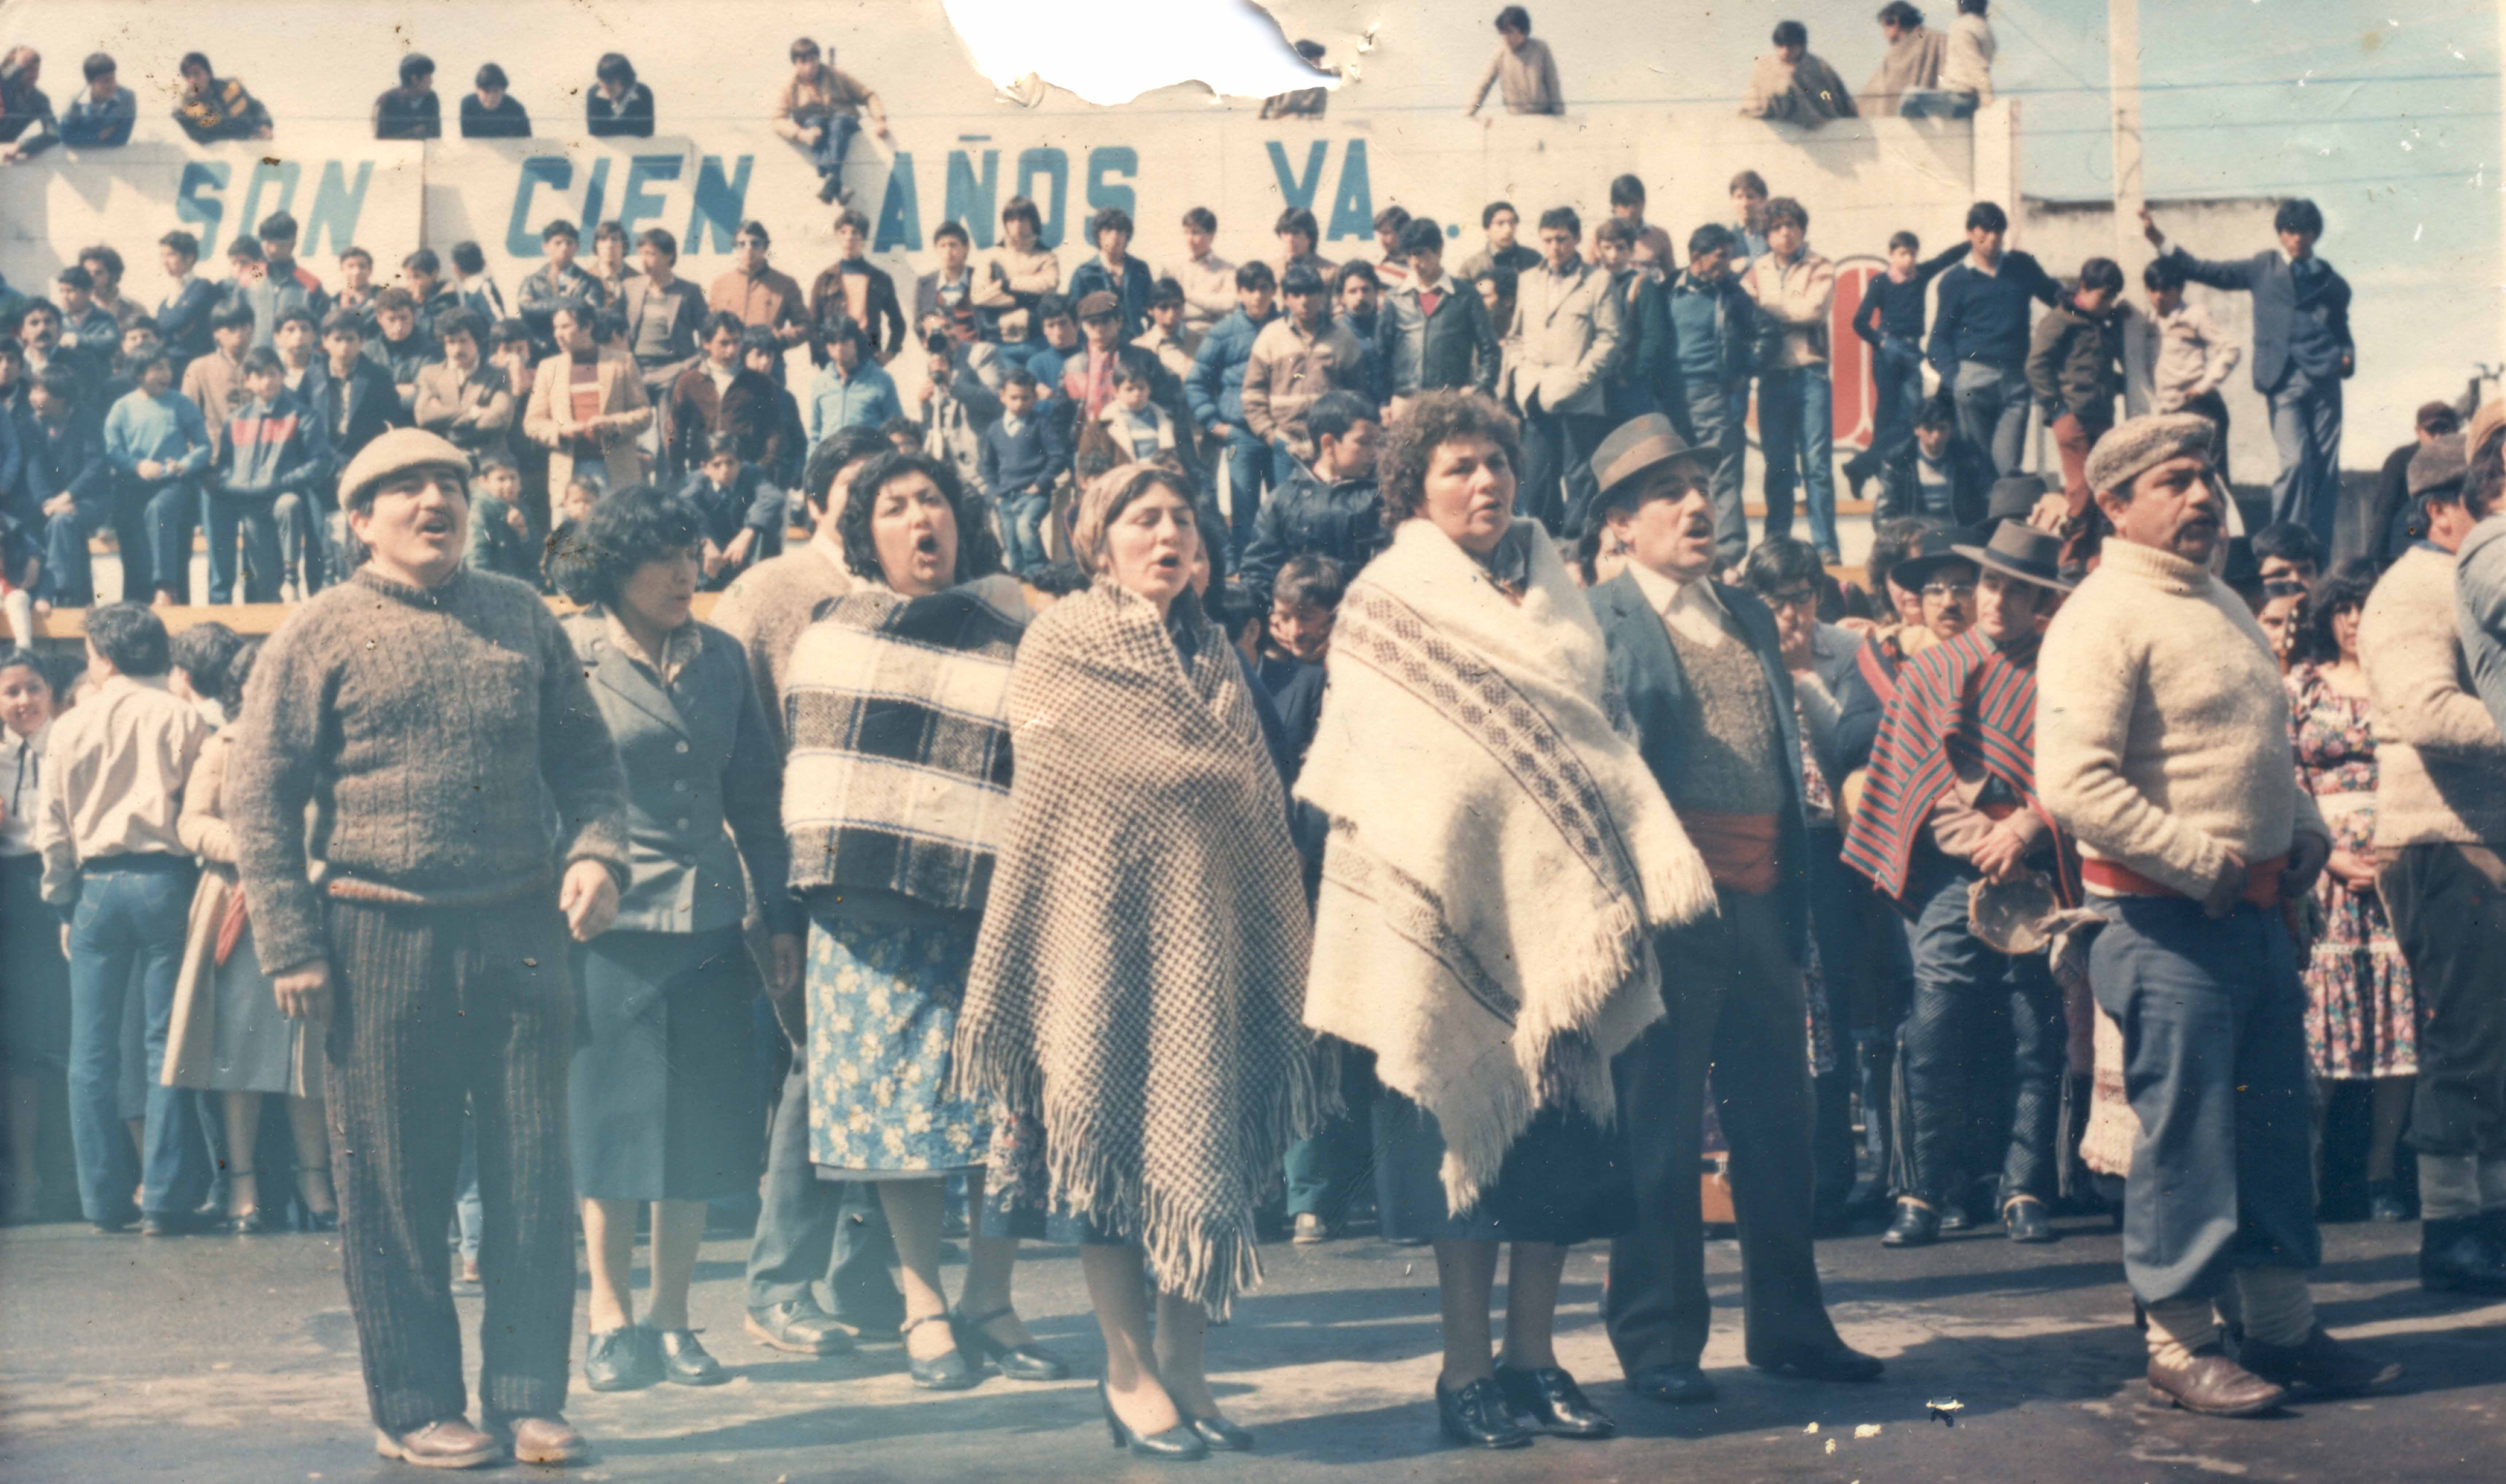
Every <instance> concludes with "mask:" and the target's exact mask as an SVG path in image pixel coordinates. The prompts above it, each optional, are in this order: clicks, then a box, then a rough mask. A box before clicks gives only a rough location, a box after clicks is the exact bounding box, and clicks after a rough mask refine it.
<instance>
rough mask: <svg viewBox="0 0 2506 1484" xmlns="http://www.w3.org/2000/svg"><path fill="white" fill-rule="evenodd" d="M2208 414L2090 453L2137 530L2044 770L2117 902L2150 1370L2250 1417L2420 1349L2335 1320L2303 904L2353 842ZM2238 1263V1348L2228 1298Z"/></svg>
mask: <svg viewBox="0 0 2506 1484" xmlns="http://www.w3.org/2000/svg"><path fill="white" fill-rule="evenodd" d="M2210 436H2211V435H2210V423H2209V422H2208V421H2207V420H2206V419H2204V418H2202V417H2200V416H2193V415H2190V414H2171V415H2166V416H2155V417H2136V418H2133V419H2132V420H2130V422H2127V423H2125V424H2123V425H2122V426H2120V427H2118V428H2116V429H2115V430H2114V431H2113V432H2111V433H2109V434H2107V435H2106V437H2105V438H2104V439H2103V440H2102V441H2100V442H2099V443H2098V445H2097V447H2096V450H2095V452H2094V453H2092V454H2091V455H2090V458H2089V463H2088V470H2087V474H2088V482H2089V488H2090V489H2092V490H2094V491H2095V496H2096V502H2097V508H2098V510H2099V511H2100V512H2102V513H2103V514H2104V516H2105V518H2106V520H2107V521H2108V522H2109V523H2111V524H2112V525H2113V527H2114V534H2113V536H2112V537H2110V538H2109V539H2108V540H2107V541H2106V542H2105V545H2104V549H2103V556H2102V564H2101V565H2100V566H2099V567H2098V568H2097V570H2096V571H2095V572H2094V573H2092V574H2091V575H2090V577H2089V578H2088V580H2087V581H2085V582H2083V583H2082V584H2081V585H2080V587H2079V590H2078V591H2077V592H2076V593H2075V594H2074V595H2073V596H2072V597H2071V600H2070V601H2069V602H2068V603H2067V604H2065V605H2064V606H2063V608H2062V610H2061V611H2060V612H2059V613H2058V614H2056V615H2055V617H2054V622H2053V624H2052V626H2051V628H2050V629H2049V630H2048V632H2047V633H2046V636H2045V645H2044V649H2043V652H2042V655H2041V657H2040V659H2039V661H2038V665H2037V698H2038V712H2037V721H2036V780H2037V786H2038V788H2039V789H2040V790H2041V792H2042V796H2043V798H2044V801H2045V804H2046V807H2047V808H2048V809H2049V810H2051V811H2052V813H2053V814H2054V818H2055V822H2056V823H2058V824H2059V825H2060V826H2061V827H2062V828H2063V829H2065V830H2067V831H2069V832H2070V833H2071V835H2072V837H2073V838H2074V839H2076V840H2077V841H2078V842H2079V844H2080V851H2081V854H2082V855H2083V857H2084V865H2083V870H2082V876H2083V879H2084V882H2085V884H2086V886H2087V887H2088V890H2089V891H2090V892H2091V893H2092V897H2093V900H2094V903H2095V905H2096V907H2097V909H2098V911H2099V912H2100V913H2101V915H2103V916H2104V918H2105V919H2106V923H2105V925H2104V926H2103V927H2102V928H2101V929H2100V930H2099V931H2098V934H2097V937H2096V939H2095V942H2094V947H2093V949H2092V952H2091V955H2090V962H2089V972H2090V980H2091V983H2092V985H2093V987H2094V990H2095V994H2096V1000H2097V1004H2098V1006H2099V1007H2100V1008H2101V1009H2103V1010H2104V1011H2105V1012H2106V1013H2107V1014H2108V1015H2111V1016H2113V1017H2114V1018H2115V1020H2116V1022H2117V1023H2118V1024H2119V1025H2120V1026H2121V1027H2122V1029H2123V1035H2124V1082H2125V1088H2126V1091H2127V1092H2128V1094H2129V1095H2130V1100H2131V1108H2132V1112H2133V1113H2134V1114H2136V1115H2137V1116H2138V1118H2139V1120H2140V1137H2139V1140H2138V1141H2137V1143H2136V1145H2135V1146H2134V1148H2133V1150H2132V1161H2131V1174H2130V1183H2129V1185H2128V1186H2127V1193H2126V1196H2125V1204H2124V1274H2125V1277H2126V1278H2128V1279H2129V1280H2130V1284H2131V1289H2132V1292H2133V1294H2134V1295H2135V1296H2136V1297H2138V1298H2139V1300H2140V1301H2141V1303H2142V1304H2143V1305H2145V1306H2146V1307H2147V1309H2148V1313H2149V1384H2150V1387H2151V1389H2152V1390H2153V1391H2154V1392H2155V1393H2157V1394H2159V1395H2160V1396H2162V1397H2164V1398H2166V1399H2168V1400H2171V1401H2173V1402H2174V1403H2175V1404H2177V1405H2179V1406H2183V1407H2185V1408H2187V1409H2189V1410H2192V1411H2196V1412H2202V1413H2207V1414H2210V1415H2213V1416H2224V1417H2250V1416H2253V1415H2256V1414H2258V1413H2261V1412H2266V1411H2270V1410H2272V1409H2273V1408H2275V1407H2277V1406H2278V1405H2279V1404H2280V1403H2281V1402H2282V1401H2284V1400H2285V1399H2286V1398H2287V1396H2288V1391H2289V1388H2290V1387H2291V1386H2293V1385H2300V1384H2302V1385H2305V1386H2307V1387H2309V1388H2310V1389H2312V1390H2314V1391H2315V1392H2317V1393H2320V1394H2337V1393H2344V1392H2354V1391H2360V1390H2364V1389H2366V1388H2368V1387H2372V1386H2378V1385H2381V1384H2383V1383H2384V1382H2386V1381H2389V1380H2390V1379H2392V1377H2393V1376H2395V1375H2398V1374H2399V1367H2397V1366H2391V1365H2386V1364H2384V1363H2382V1362H2381V1361H2377V1360H2374V1359H2370V1358H2368V1357H2362V1356H2360V1355H2358V1354H2357V1353H2355V1352H2354V1351H2351V1350H2348V1349H2345V1348H2344V1347H2343V1346H2341V1345H2339V1344H2337V1343H2336V1342H2335V1341H2334V1340H2333V1339H2332V1338H2331V1336H2329V1335H2328V1334H2326V1333H2325V1332H2324V1330H2323V1327H2322V1326H2321V1325H2320V1324H2318V1323H2316V1322H2315V1319H2314V1303H2313V1299H2312V1297H2311V1295H2309V1293H2308V1291H2307V1286H2306V1278H2305V1273H2306V1270H2308V1269H2309V1268H2312V1267H2314V1266H2315V1265H2316V1264H2317V1263H2319V1262H2320V1261H2321V1260H2322V1242H2321V1238H2320V1235H2319V1234H2318V1232H2317V1231H2316V1229H2315V1224H2314V1179H2313V1151H2312V1149H2311V1147H2310V1139H2309V1128H2310V1123H2311V1119H2310V1109H2309V1098H2310V1096H2311V1094H2310V1090H2309V1071H2308V1064H2307V1057H2306V1035H2305V1027H2304V1013H2305V1006H2306V995H2305V992H2304V990H2303V989H2302V988H2301V987H2300V985H2299V982H2298V977H2297V960H2296V955H2295V951H2294V949H2293V947H2292V945H2291V943H2290V936H2289V931H2288V928H2287V926H2286V923H2285V921H2284V918H2283V916H2282V912H2281V904H2282V903H2283V902H2287V901H2295V900H2298V899H2300V898H2302V897H2303V896H2304V895H2305V893H2306V892H2307V891H2308V890H2309V889H2310V888H2311V887H2313V885H2314V878H2315V876H2316V874H2317V873H2318V872H2320V871H2321V870H2322V869H2323V863H2324V861H2325V859H2326V858H2327V857H2328V856H2329V854H2330V853H2331V841H2330V839H2329V837H2328V835H2327V833H2326V831H2325V829H2324V826H2323V820H2322V817H2321V815H2319V814H2316V813H2315V810H2314V807H2313V802H2312V800H2311V799H2309V797H2308V796H2307V795H2306V794H2304V793H2302V792H2301V791H2299V789H2298V787H2297V785H2296V769H2295V764H2294V760H2293V757H2292V754H2291V750H2290V746H2289V733H2288V700H2287V693H2286V692H2285V691H2284V690H2283V689H2282V688H2281V685H2280V675H2279V666H2278V663H2277V662H2276V661H2275V660H2273V657H2272V654H2271V649H2270V646H2269V644H2268V643H2267V642H2266V641H2265V639H2264V637H2263V633H2262V630H2261V629H2260V628H2259V627H2257V626H2256V624H2255V623H2254V620H2253V617H2252V615H2251V614H2250V613H2248V612H2247V611H2246V609H2245V605H2244V603H2243V602H2242V601H2241V600H2239V599H2238V597H2237V596H2236V594H2235V593H2233V592H2231V591H2230V590H2229V589H2228V587H2227V586H2226V585H2225V584H2224V583H2222V582H2220V581H2219V579H2218V578H2217V577H2216V576H2215V575H2213V574H2212V571H2211V559H2212V558H2213V557H2214V556H2215V555H2216V554H2217V553H2218V552H2219V551H2220V549H2221V545H2222V543H2223V542H2224V541H2225V540H2226V536H2225V535H2224V533H2223V532H2224V527H2225V524H2226V519H2227V491H2226V490H2225V489H2223V488H2222V487H2221V486H2220V485H2219V483H2218V481H2217V480H2216V478H2215V477H2214V476H2213V475H2212V473H2211V467H2210ZM2231 1287H2233V1288H2234V1289H2235V1290H2236V1295H2237V1297H2238V1300H2240V1303H2241V1308H2242V1310H2243V1315H2244V1323H2245V1341H2244V1344H2243V1345H2242V1346H2241V1347H2240V1349H2239V1353H2238V1359H2236V1360H2232V1359H2230V1358H2229V1357H2227V1355H2226V1354H2225V1353H2224V1351H2223V1350H2222V1349H2221V1346H2220V1343H2219V1334H2218V1326H2217V1321H2216V1320H2215V1319H2214V1318H2213V1316H2212V1306H2213V1304H2214V1302H2215V1301H2216V1300H2218V1299H2219V1298H2220V1297H2222V1296H2223V1295H2224V1294H2225V1293H2226V1292H2227V1290H2229V1289H2230V1288H2231ZM2239 1361H2241V1362H2242V1363H2241V1364H2240V1363H2239Z"/></svg>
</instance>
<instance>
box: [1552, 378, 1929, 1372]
mask: <svg viewBox="0 0 2506 1484" xmlns="http://www.w3.org/2000/svg"><path fill="white" fill-rule="evenodd" d="M1593 478H1594V480H1595V481H1596V483H1597V484H1598V485H1599V488H1600V493H1599V496H1598V499H1597V501H1596V504H1595V518H1596V519H1598V520H1600V521H1603V522H1605V523H1606V524H1607V525H1608V526H1609V528H1610V532H1611V534H1612V535H1613V536H1614V537H1616V538H1617V539H1618V540H1619V541H1620V542H1621V543H1622V544H1623V545H1625V546H1626V547H1627V549H1628V567H1627V570H1626V571H1624V572H1622V573H1621V574H1620V575H1619V576H1617V577H1615V578H1612V579H1611V580H1610V581H1609V582H1606V583H1604V584H1602V585H1601V586H1600V587H1598V588H1596V589H1594V590H1593V595H1592V601H1593V616H1594V617H1595V618H1596V619H1598V620H1599V621H1600V625H1601V632H1602V634H1603V636H1604V637H1605V638H1606V639H1607V641H1608V644H1609V652H1610V671H1611V674H1612V677H1613V678H1614V679H1616V680H1617V682H1618V687H1619V691H1620V693H1621V694H1622V695H1623V696H1624V697H1625V698H1626V700H1627V705H1628V709H1629V712H1630V714H1631V715H1632V717H1633V719H1634V721H1635V724H1636V730H1637V748H1638V750H1639V751H1640V752H1642V754H1643V755H1644V759H1645V764H1646V766H1647V767H1649V768H1651V769H1652V770H1653V774H1654V777H1655V778H1656V779H1658V780H1659V781H1660V782H1661V783H1662V785H1663V790H1664V792H1665V793H1666V794H1668V795H1669V797H1670V803H1671V808H1672V809H1673V810H1675V811H1676V812H1677V813H1678V814H1679V819H1680V823H1681V824H1682V825H1684V826H1685V827H1686V828H1687V830H1688V834H1689V839H1690V840H1691V841H1692V842H1693V843H1695V844H1696V846H1697V847H1698V849H1699V851H1701V853H1702V854H1703V855H1704V857H1705V863H1706V867H1707V869H1708V870H1709V871H1710V872H1711V873H1712V875H1713V877H1714V885H1715V895H1716V898H1717V905H1718V906H1719V908H1720V911H1719V913H1718V914H1717V915H1716V916H1715V917H1713V918H1710V919H1708V920H1706V921H1704V922H1702V923H1697V924H1694V925H1692V926H1689V927H1683V928H1679V929H1675V930H1674V931H1673V932H1671V933H1669V934H1667V935H1665V938H1664V939H1663V941H1662V943H1661V945H1660V956H1661V959H1662V961H1663V962H1664V963H1665V965H1676V966H1677V967H1676V968H1675V969H1674V970H1673V971H1671V972H1667V973H1665V975H1664V976H1663V1000H1664V1006H1665V1015H1664V1017H1663V1018H1662V1019H1661V1020H1659V1021H1657V1022H1655V1023H1654V1026H1653V1028H1652V1029H1651V1030H1649V1031H1647V1032H1645V1033H1644V1035H1643V1036H1641V1037H1640V1038H1639V1039H1638V1040H1637V1041H1636V1043H1635V1044H1634V1045H1633V1046H1630V1047H1629V1048H1628V1050H1627V1051H1626V1052H1625V1053H1623V1054H1622V1055H1621V1056H1620V1058H1619V1060H1618V1062H1617V1064H1616V1068H1615V1070H1616V1072H1617V1078H1618V1091H1619V1117H1620V1120H1621V1122H1622V1124H1623V1125H1624V1126H1625V1127H1626V1129H1627V1131H1628V1143H1629V1151H1630V1153H1629V1164H1630V1167H1631V1169H1632V1171H1633V1173H1634V1176H1635V1190H1636V1221H1635V1226H1634V1229H1633V1230H1632V1231H1631V1232H1630V1233H1629V1235H1627V1236H1624V1237H1621V1238H1619V1239H1617V1240H1616V1241H1614V1242H1613V1243H1612V1244H1611V1246H1610V1283H1609V1293H1608V1298H1607V1300H1606V1301H1605V1304H1604V1310H1603V1313H1604V1318H1605V1319H1606V1320H1607V1321H1608V1323H1609V1327H1610V1343H1611V1344H1612V1345H1613V1346H1614V1347H1615V1348H1616V1349H1617V1350H1618V1353H1619V1363H1620V1364H1621V1366H1622V1367H1624V1368H1625V1370H1626V1372H1627V1376H1628V1385H1629V1388H1631V1389H1632V1390H1634V1391H1635V1392H1636V1393H1637V1394H1640V1395H1645V1396H1650V1397H1653V1398H1654V1399H1656V1400H1660V1401H1670V1402H1698V1401H1708V1400H1711V1399H1712V1398H1713V1396H1714V1385H1713V1383H1712V1382H1710V1381H1708V1380H1706V1379H1705V1376H1704V1373H1703V1372H1702V1371H1701V1370H1700V1369H1699V1368H1698V1364H1697V1359H1698V1357H1699V1355H1700V1354H1701V1353H1702V1352H1703V1350H1704V1348H1705V1336H1706V1329H1707V1327H1708V1321H1709V1319H1710V1315H1711V1306H1710V1305H1709V1303H1708V1301H1707V1298H1706V1293H1705V1249H1704V1222H1703V1217H1702V1213H1701V1191H1700V1189H1699V1180H1698V1167H1699V1157H1700V1152H1701V1142H1702V1133H1703V1131H1702V1127H1701V1125H1702V1122H1703V1105H1704V1104H1703V1100H1704V1095H1705V1072H1706V1068H1707V1067H1708V1066H1709V1065H1711V1066H1712V1067H1713V1068H1715V1078H1714V1083H1715V1086H1714V1091H1715V1095H1716V1100H1717V1108H1718V1111H1719V1114H1720V1117H1721V1119H1722V1124H1723V1130H1724V1133H1725V1134H1726V1135H1727V1136H1728V1137H1729V1139H1730V1140H1731V1144H1732V1172H1731V1177H1732V1188H1733V1203H1734V1205H1735V1207H1736V1209H1737V1210H1738V1212H1739V1217H1740V1260H1741V1263H1742V1267H1743V1270H1744V1282H1743V1292H1744V1294H1745V1305H1746V1316H1747V1317H1746V1332H1747V1354H1748V1358H1749V1363H1750V1364H1752V1365H1755V1366H1758V1367H1760V1368H1761V1369H1765V1370H1771V1371H1774V1372H1776V1373H1777V1374H1780V1375H1786V1376H1791V1377H1795V1378H1799V1379H1806V1380H1819V1381H1868V1380H1871V1379H1873V1378H1875V1377H1877V1376H1878V1375H1879V1374H1880V1362H1879V1361H1878V1360H1876V1359H1874V1358H1872V1357H1869V1356H1865V1355H1862V1354H1860V1353H1858V1352H1856V1351H1854V1350H1852V1349H1850V1348H1848V1347H1847V1346H1846V1345H1845V1343H1844V1341H1843V1340H1842V1339H1839V1338H1838V1337H1837V1333H1836V1327H1835V1325H1833V1324H1832V1323H1830V1322H1829V1321H1828V1317H1827V1306H1826V1301H1825V1300H1824V1299H1823V1298H1822V1297H1821V1295H1820V1293H1819V1285H1818V1267H1817V1262H1816V1257H1815V1254H1814V1251H1813V1249H1812V1246H1811V1171H1810V1086H1809V1075H1808V1058H1807V1052H1806V1047H1805V1044H1804V1030H1803V1028H1804V1025H1805V1023H1806V1022H1805V1020H1804V1004H1803V985H1802V971H1801V964H1802V958H1803V953H1804V945H1805V940H1806V938H1807V935H1808V925H1809V897H1808V876H1807V862H1808V835H1807V825H1806V821H1805V817H1804V814H1803V808H1802V781H1801V780H1802V763H1801V730H1800V724H1799V721H1798V720H1797V718H1796V715H1795V712H1794V710H1793V689H1792V677H1791V675H1790V673H1789V672H1788V671H1787V670H1785V669H1784V662H1783V651H1782V643H1781V641H1780V640H1779V639H1778V638H1777V636H1776V633H1775V621H1774V615H1773V614H1772V613H1771V612H1769V611H1768V609H1767V606H1766V605H1765V604H1764V603H1762V602H1760V601H1759V600H1758V599H1757V598H1755V597H1751V596H1750V595H1749V594H1748V593H1747V592H1746V591H1745V590H1743V589H1740V588H1729V587H1724V586H1722V585H1721V584H1719V583H1717V582H1716V581H1715V579H1714V566H1715V550H1714V504H1713V496H1712V490H1711V485H1712V473H1711V471H1710V469H1709V468H1708V467H1707V465H1706V463H1705V462H1704V461H1703V460H1701V459H1700V458H1699V457H1697V456H1696V455H1694V454H1692V453H1691V452H1689V450H1688V446H1687V444H1686V443H1685V442H1683V441H1682V440H1681V438H1680V436H1679V434H1678V433H1677V432H1676V431H1674V430H1673V428H1672V427H1671V423H1670V419H1669V418H1667V417H1665V416H1662V415H1661V414H1659V413H1652V414H1647V415H1645V416H1640V417H1637V418H1634V419H1632V420H1631V421H1629V422H1628V423H1627V424H1626V425H1624V426H1622V427H1621V428H1619V429H1618V430H1617V431H1616V432H1613V433H1612V434H1611V435H1610V436H1609V437H1607V438H1605V439H1603V440H1602V441H1601V444H1600V446H1599V448H1598V449H1596V450H1595V451H1594V452H1593Z"/></svg>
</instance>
